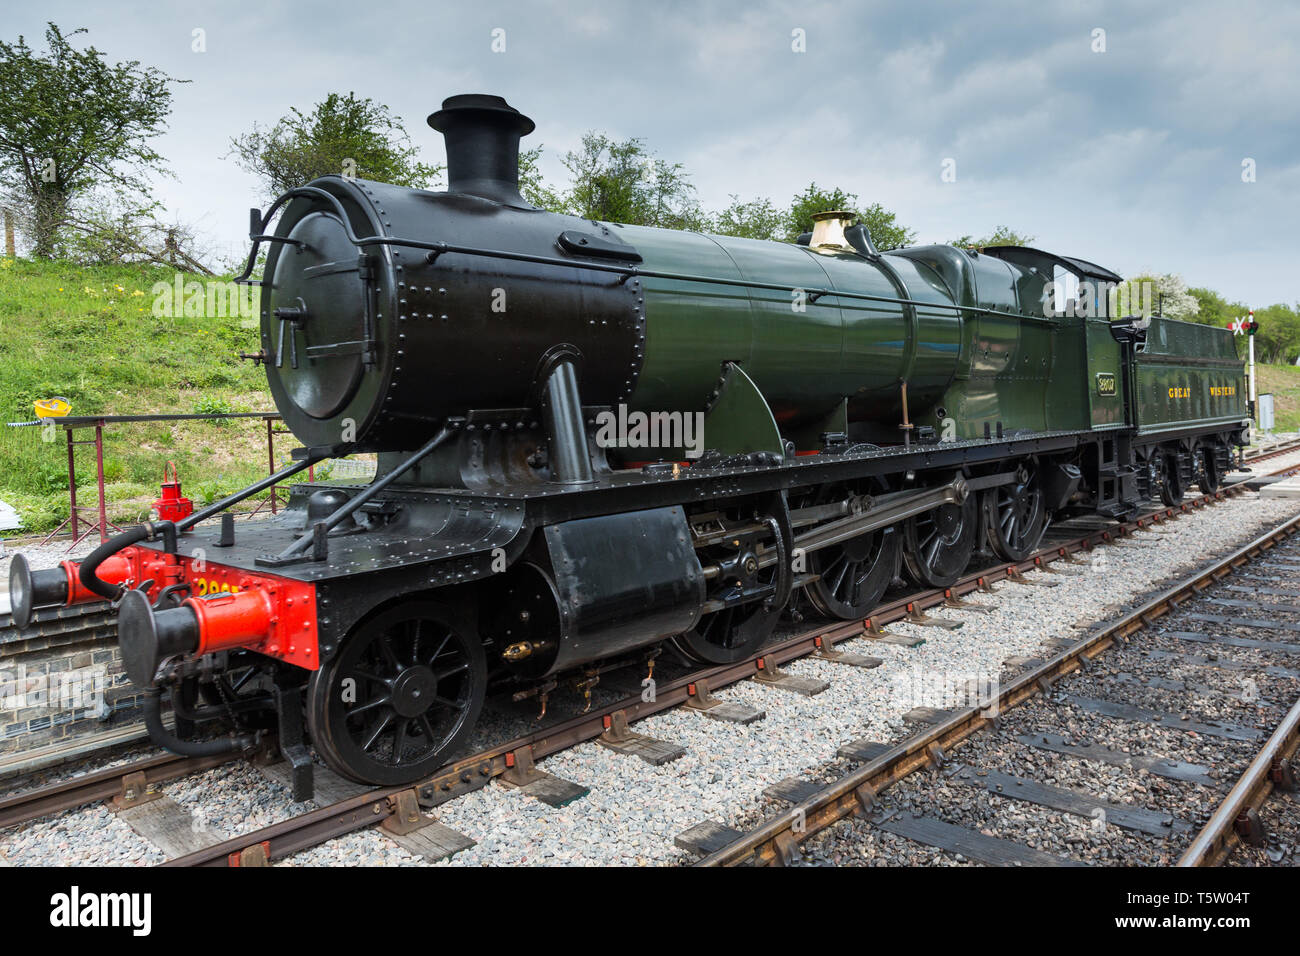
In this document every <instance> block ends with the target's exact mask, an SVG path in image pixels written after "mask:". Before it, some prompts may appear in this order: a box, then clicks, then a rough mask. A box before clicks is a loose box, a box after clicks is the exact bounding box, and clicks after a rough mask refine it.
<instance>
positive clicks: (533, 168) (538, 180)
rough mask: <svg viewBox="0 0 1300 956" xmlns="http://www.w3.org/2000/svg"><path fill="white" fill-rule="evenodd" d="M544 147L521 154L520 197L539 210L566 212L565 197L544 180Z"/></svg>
mask: <svg viewBox="0 0 1300 956" xmlns="http://www.w3.org/2000/svg"><path fill="white" fill-rule="evenodd" d="M541 158H542V146H541V145H540V144H539V145H537V146H534V147H533V148H532V149H525V150H520V152H519V195H521V196H523V197H524V199H525V200H527V201H528V202H530V203H532V204H533V205H534V206H536V207H537V208H538V209H545V210H547V211H548V212H559V213H562V212H564V211H565V210H564V197H562V196H560V195H559V194H558V193H556V192H555V190H553V189H552V188H551V187H550V186H548V185H546V182H545V180H543V179H542V170H541V166H540V164H541Z"/></svg>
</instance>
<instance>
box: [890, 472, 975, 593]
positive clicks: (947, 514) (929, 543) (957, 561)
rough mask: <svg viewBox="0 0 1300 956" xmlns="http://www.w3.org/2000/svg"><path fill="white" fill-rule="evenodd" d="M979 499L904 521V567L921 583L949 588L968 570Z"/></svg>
mask: <svg viewBox="0 0 1300 956" xmlns="http://www.w3.org/2000/svg"><path fill="white" fill-rule="evenodd" d="M975 497H976V496H975V495H967V496H966V500H965V501H964V502H963V503H962V504H960V505H944V506H942V507H940V508H935V509H934V510H933V511H927V512H926V513H925V514H922V515H917V516H916V517H915V518H908V519H907V521H905V522H903V564H904V565H905V566H906V567H907V573H908V574H909V575H911V577H912V580H914V581H915V582H916V583H917V584H920V585H921V586H923V587H929V588H946V587H947V586H948V585H950V584H952V583H953V582H954V581H956V580H957V579H958V578H959V577H961V573H962V572H963V571H965V570H966V565H968V564H969V563H970V558H971V555H972V554H974V553H975V539H976V537H977V532H978V530H979V523H978V514H977V512H976V508H975Z"/></svg>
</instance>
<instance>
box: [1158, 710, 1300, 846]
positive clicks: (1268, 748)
mask: <svg viewBox="0 0 1300 956" xmlns="http://www.w3.org/2000/svg"><path fill="white" fill-rule="evenodd" d="M1297 745H1300V700H1297V701H1296V702H1295V704H1294V705H1292V707H1291V710H1290V711H1289V712H1288V713H1287V715H1286V716H1285V717H1284V718H1283V719H1282V722H1281V723H1280V724H1278V727H1277V729H1276V730H1275V731H1273V735H1272V736H1271V737H1269V738H1268V740H1267V741H1266V742H1265V744H1264V746H1263V747H1262V748H1260V751H1259V753H1258V754H1256V755H1255V759H1254V760H1252V761H1251V763H1250V766H1249V767H1247V768H1246V770H1245V772H1244V773H1243V774H1242V775H1241V777H1240V778H1239V779H1238V780H1237V783H1236V784H1235V785H1234V786H1233V788H1232V789H1231V790H1230V791H1228V795H1227V796H1226V797H1224V799H1223V802H1222V803H1221V804H1219V807H1218V809H1216V810H1215V811H1214V814H1213V815H1212V816H1211V817H1210V819H1209V820H1208V821H1207V822H1206V824H1205V826H1204V827H1202V828H1201V831H1200V832H1199V833H1198V834H1196V839H1194V840H1193V841H1192V845H1191V846H1189V847H1188V848H1187V850H1186V851H1185V852H1184V853H1183V855H1182V857H1180V858H1179V860H1178V864H1177V865H1178V866H1180V867H1194V866H1219V865H1221V864H1222V863H1223V862H1224V861H1225V860H1226V859H1227V858H1228V857H1229V856H1231V854H1232V851H1233V850H1234V849H1235V848H1236V847H1237V845H1238V844H1239V843H1240V842H1241V837H1240V836H1239V835H1238V833H1237V829H1236V825H1237V821H1238V820H1239V819H1240V818H1241V817H1242V816H1243V815H1245V814H1246V813H1247V812H1248V811H1250V810H1258V809H1259V808H1260V807H1261V806H1263V804H1264V801H1266V800H1267V799H1268V796H1269V794H1270V793H1272V792H1273V769H1274V767H1276V766H1277V762H1279V761H1282V760H1287V759H1289V758H1290V757H1292V756H1293V755H1294V754H1295V752H1296V747H1297Z"/></svg>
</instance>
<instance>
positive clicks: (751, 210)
mask: <svg viewBox="0 0 1300 956" xmlns="http://www.w3.org/2000/svg"><path fill="white" fill-rule="evenodd" d="M709 228H710V229H711V231H713V232H716V233H719V234H720V235H724V236H738V237H740V238H742V239H784V238H785V235H786V232H787V225H786V214H785V213H784V212H782V211H781V210H779V209H777V208H776V206H774V205H773V204H772V200H770V199H768V198H767V197H765V196H760V197H759V198H758V199H754V200H751V201H750V202H741V201H740V197H739V196H736V195H735V194H733V195H732V197H731V205H729V206H728V207H727V208H726V209H724V210H722V212H720V213H718V214H717V216H715V217H714V219H713V221H712V222H711V223H710V224H709Z"/></svg>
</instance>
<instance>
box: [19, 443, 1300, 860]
mask: <svg viewBox="0 0 1300 956" xmlns="http://www.w3.org/2000/svg"><path fill="white" fill-rule="evenodd" d="M1298 444H1300V443H1298ZM1284 453H1285V450H1279V451H1277V452H1274V453H1270V455H1269V456H1268V457H1272V456H1273V455H1274V454H1278V455H1280V454H1284ZM1256 460H1259V459H1256ZM1287 470H1291V469H1287ZM1249 480H1251V479H1249V478H1247V479H1243V480H1241V481H1237V482H1233V483H1232V484H1229V485H1225V486H1224V487H1223V488H1220V489H1219V491H1218V492H1216V493H1215V494H1214V495H1212V496H1211V495H1204V496H1201V497H1200V498H1196V499H1189V500H1188V501H1185V502H1183V503H1182V504H1181V505H1178V506H1175V507H1169V508H1162V509H1159V510H1158V511H1154V512H1148V513H1146V514H1143V515H1141V516H1139V517H1137V518H1134V519H1130V520H1129V521H1127V522H1123V523H1118V524H1115V525H1110V526H1107V527H1106V528H1102V529H1095V530H1092V531H1089V532H1087V533H1085V534H1081V535H1079V536H1078V537H1076V538H1073V539H1071V540H1070V541H1067V542H1063V543H1060V542H1058V543H1056V544H1053V545H1051V546H1050V547H1047V548H1042V549H1040V550H1039V551H1038V552H1037V553H1035V554H1033V555H1030V556H1029V557H1028V558H1026V559H1025V560H1024V561H1021V562H1019V563H1016V564H1000V565H994V566H991V567H986V568H984V569H983V570H980V571H976V572H973V573H971V574H968V575H965V576H964V577H962V578H961V579H959V580H958V581H957V582H955V583H954V584H953V585H952V586H951V587H948V588H935V589H931V590H925V591H917V592H913V593H912V594H909V595H907V596H905V597H902V598H899V599H897V600H894V601H891V602H888V603H886V604H882V605H879V606H877V607H876V608H874V609H873V610H872V612H871V615H870V616H869V617H867V618H865V619H863V620H862V621H845V622H838V623H831V624H827V625H826V626H824V627H821V628H814V629H810V630H808V631H805V632H803V633H801V634H799V635H796V636H793V637H791V638H787V639H786V640H784V641H782V642H780V643H779V644H777V645H775V646H773V647H770V648H768V649H766V650H764V651H763V652H761V653H759V654H755V655H753V656H752V657H750V658H749V659H747V660H743V661H740V662H738V663H736V664H731V665H725V666H721V667H714V668H710V669H705V670H702V671H698V672H695V673H693V674H690V675H688V676H686V677H683V678H680V679H679V680H676V681H673V682H672V683H671V684H668V685H666V686H664V687H662V688H659V690H658V693H657V700H656V702H654V703H648V702H645V701H642V700H641V699H640V697H639V696H638V697H630V698H627V699H626V700H623V701H619V702H616V703H614V704H610V705H606V706H604V707H601V708H599V709H598V710H596V711H595V712H593V713H591V714H588V715H583V716H581V717H576V718H573V719H571V720H570V721H567V722H565V723H562V724H559V725H557V726H555V727H552V728H548V729H545V730H540V731H538V732H537V733H535V734H530V735H525V736H523V737H519V738H516V739H515V740H512V741H510V742H508V743H505V744H502V745H500V746H498V747H495V748H492V749H490V750H485V751H483V752H481V753H478V754H475V755H474V756H472V757H469V758H465V759H464V760H461V761H458V762H456V763H454V764H452V765H450V766H449V767H448V768H446V769H444V770H442V771H440V772H439V773H437V774H435V775H434V776H433V777H431V778H429V779H428V780H426V781H424V782H423V783H421V784H418V785H416V786H417V788H423V789H424V790H425V792H426V802H427V801H428V795H430V794H433V793H435V792H436V793H439V794H444V795H448V796H449V798H450V797H454V796H459V795H460V794H461V793H463V792H466V787H467V785H468V782H479V781H481V782H482V783H483V784H486V783H487V782H489V781H490V780H491V779H492V778H493V777H496V776H499V775H500V774H502V773H504V772H505V771H506V770H508V769H509V767H508V758H509V756H510V755H513V754H514V753H515V752H516V751H519V750H521V749H524V748H530V749H531V754H532V756H533V757H534V758H535V759H542V758H543V757H546V756H550V755H552V754H555V753H559V752H560V751H562V750H565V749H568V748H569V747H572V746H574V745H575V744H578V743H581V742H583V741H586V740H590V739H592V738H594V737H597V736H599V735H600V733H602V732H603V730H604V727H605V720H606V719H607V718H609V717H610V716H612V714H613V713H614V712H615V711H618V710H622V711H624V712H625V713H626V715H627V718H628V721H629V722H633V721H636V720H640V719H643V718H645V717H649V716H651V715H653V714H655V713H659V712H660V711H663V710H667V709H670V708H672V707H675V706H678V705H679V704H681V703H684V702H685V701H686V700H688V699H689V698H690V697H691V696H692V693H691V692H692V689H693V687H694V685H696V684H698V683H700V682H707V683H708V686H709V688H710V689H712V690H718V689H721V688H722V687H725V686H728V685H730V684H734V683H737V682H739V681H741V680H746V679H748V678H750V677H753V676H754V675H755V674H757V673H758V672H759V663H758V662H759V661H760V660H762V661H763V666H768V665H776V666H780V665H782V664H785V663H788V662H789V661H792V660H797V659H799V658H801V657H805V656H807V655H809V654H813V653H816V652H817V651H818V650H819V649H820V648H823V647H825V648H827V649H829V648H830V647H833V645H834V644H835V643H836V642H839V641H844V640H848V639H850V638H853V637H857V636H859V635H860V634H862V633H863V631H864V630H865V629H869V628H870V627H873V626H874V627H880V626H883V625H886V624H889V623H892V622H894V621H899V620H903V619H905V618H906V617H907V616H908V615H909V614H911V613H913V612H914V611H917V610H922V611H923V610H928V609H930V608H933V607H938V606H942V605H944V604H946V603H948V602H949V601H950V600H951V599H953V598H955V597H961V596H964V595H967V594H971V593H973V592H977V591H987V590H992V588H993V584H995V583H996V582H999V581H1004V580H1008V579H1015V578H1016V577H1017V576H1018V575H1020V574H1022V573H1023V572H1025V571H1029V570H1034V569H1036V568H1040V567H1042V565H1043V564H1044V563H1045V562H1046V563H1050V562H1051V561H1053V560H1055V559H1057V558H1066V557H1068V556H1070V555H1072V554H1076V553H1079V552H1087V551H1091V550H1092V549H1093V547H1094V546H1096V545H1101V544H1106V543H1109V542H1111V541H1112V540H1115V539H1116V538H1122V537H1125V536H1127V535H1129V534H1131V533H1132V532H1133V531H1135V530H1141V529H1143V528H1145V527H1147V526H1148V525H1149V524H1158V523H1161V522H1163V521H1166V520H1169V519H1170V518H1173V517H1175V516H1177V515H1180V514H1185V513H1190V512H1192V511H1194V510H1195V509H1196V508H1199V507H1202V506H1204V505H1205V504H1207V503H1209V502H1210V501H1214V500H1222V499H1224V498H1226V497H1228V496H1229V495H1234V494H1237V493H1239V492H1240V491H1241V490H1243V489H1244V486H1245V483H1246V482H1247V481H1249ZM96 606H99V605H96ZM236 759H239V755H237V754H233V755H221V756H220V757H205V758H187V757H181V756H177V755H173V754H165V755H161V756H156V757H151V758H146V759H144V760H140V761H135V762H133V763H130V764H127V765H124V766H121V767H115V768H111V769H107V770H103V771H98V772H96V773H94V774H90V775H88V776H85V777H79V778H76V779H74V780H70V781H66V782H63V783H59V784H53V785H50V786H48V787H42V788H39V789H37V790H33V791H30V792H28V793H25V794H18V795H15V796H11V797H8V798H5V799H3V800H0V827H8V826H14V825H16V824H19V823H23V822H27V821H29V820H33V819H39V818H40V817H43V816H48V815H50V814H53V813H58V812H62V811H64V810H70V809H74V808H76V807H79V806H83V805H85V804H88V803H95V802H99V801H103V800H107V799H111V798H112V797H114V796H116V795H117V794H118V793H120V792H121V791H122V789H123V786H124V783H123V781H124V779H125V777H126V776H127V775H128V774H133V773H138V772H144V773H145V774H146V778H147V779H148V781H149V783H162V782H166V781H169V780H174V779H178V778H180V777H183V776H186V775H188V774H191V773H196V772H200V771H202V770H206V769H210V768H212V767H215V766H219V765H221V764H223V763H227V762H231V761H233V760H236ZM485 764H486V765H487V773H486V774H484V773H483V772H482V771H483V768H484V765H485ZM467 775H468V782H467V780H466V776H467ZM405 789H410V787H409V786H407V787H395V788H388V789H384V790H374V791H370V792H369V793H367V794H366V795H364V796H365V797H366V798H367V799H366V800H364V801H362V803H359V804H357V805H358V806H361V805H366V806H370V804H372V803H374V802H376V801H377V802H379V803H382V804H384V805H385V807H387V806H388V798H389V797H390V796H392V795H395V794H396V793H399V792H401V791H402V790H405ZM358 799H359V798H358ZM350 804H351V802H345V803H344V804H336V805H335V806H334V807H332V808H325V809H331V810H337V811H338V813H333V814H327V815H325V817H315V818H313V820H312V821H310V822H309V823H307V824H304V825H305V826H307V827H308V828H309V829H310V828H316V829H317V830H319V828H320V827H322V826H324V827H325V830H319V832H325V833H326V835H325V836H323V837H316V838H313V839H314V842H310V841H309V842H307V843H305V844H302V845H301V846H300V845H299V844H300V842H301V841H300V839H299V838H297V837H291V836H290V834H291V833H292V830H293V827H292V826H286V825H287V824H290V823H291V822H292V821H284V822H283V823H282V824H277V827H283V828H284V829H283V830H282V831H280V830H277V834H278V835H277V836H276V838H275V840H274V842H273V846H274V848H275V851H276V852H275V853H274V854H273V857H272V858H279V857H281V856H284V855H288V854H289V853H293V852H297V850H298V849H301V848H304V847H307V846H312V845H315V843H319V842H322V841H323V840H325V839H329V838H330V837H331V836H337V835H341V834H343V833H347V832H350V831H351V830H353V829H357V828H358V827H361V826H367V825H370V824H373V823H375V822H379V821H381V820H382V819H384V818H386V817H387V816H388V815H389V814H390V813H391V812H392V810H391V808H387V809H382V810H374V809H373V808H371V809H370V811H369V812H370V813H371V816H370V817H367V818H366V819H365V820H352V819H351V818H350V817H349V814H351V812H352V810H353V809H355V808H353V807H351V805H350ZM313 813H319V811H313ZM295 819H298V818H295ZM322 819H328V820H331V821H332V823H330V824H328V826H327V825H326V824H323V823H321V820H322ZM353 824H355V825H353ZM326 831H328V832H326ZM257 842H260V841H257ZM226 843H227V844H231V845H235V844H238V846H236V847H235V848H234V849H232V850H230V852H235V851H236V850H238V849H243V848H246V847H247V846H248V845H249V841H248V840H247V839H246V838H244V837H236V838H233V839H232V840H229V841H226ZM225 845H226V844H222V846H225ZM281 848H283V849H281ZM174 862H175V863H176V864H182V863H184V864H185V865H211V864H212V863H213V862H217V863H224V862H226V861H225V860H224V858H223V859H222V860H219V861H218V860H216V859H215V858H213V859H211V860H210V859H208V858H207V853H206V851H200V853H199V854H191V855H190V857H186V858H182V859H178V860H176V861H174Z"/></svg>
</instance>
